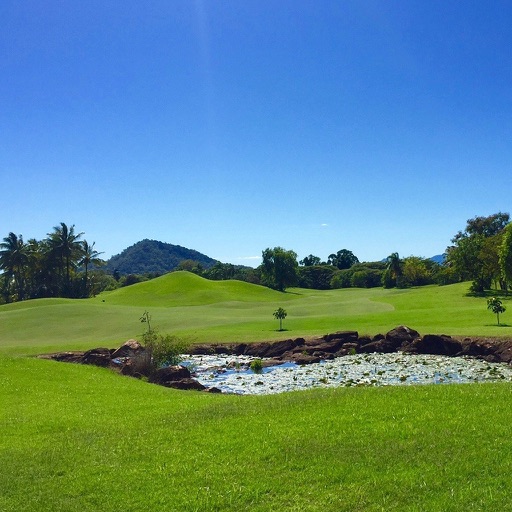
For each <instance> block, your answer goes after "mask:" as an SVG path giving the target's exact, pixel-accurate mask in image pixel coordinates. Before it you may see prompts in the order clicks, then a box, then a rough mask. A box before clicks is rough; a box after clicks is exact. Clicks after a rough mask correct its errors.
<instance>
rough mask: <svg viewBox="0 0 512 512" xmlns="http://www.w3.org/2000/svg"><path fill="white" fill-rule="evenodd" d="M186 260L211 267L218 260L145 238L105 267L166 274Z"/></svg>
mask: <svg viewBox="0 0 512 512" xmlns="http://www.w3.org/2000/svg"><path fill="white" fill-rule="evenodd" d="M184 260H193V261H197V262H198V263H200V264H201V265H202V266H203V268H210V267H213V265H215V263H217V260H214V259H213V258H210V257H209V256H206V255H205V254H202V253H200V252H198V251H195V250H193V249H187V248H186V247H182V246H181V245H173V244H168V243H165V242H159V241H157V240H149V239H147V238H145V239H144V240H141V241H140V242H137V243H136V244H134V245H131V246H130V247H127V248H126V249H125V250H124V251H123V252H121V253H120V254H116V255H115V256H112V257H111V258H110V259H109V260H108V261H107V264H106V266H105V267H104V268H105V269H106V270H107V271H108V272H114V271H116V270H117V272H119V273H120V274H122V275H123V274H124V275H125V274H147V273H150V272H151V273H153V272H154V273H158V274H165V273H166V272H170V271H171V270H175V269H176V268H177V267H178V265H179V264H180V263H181V262H182V261H184Z"/></svg>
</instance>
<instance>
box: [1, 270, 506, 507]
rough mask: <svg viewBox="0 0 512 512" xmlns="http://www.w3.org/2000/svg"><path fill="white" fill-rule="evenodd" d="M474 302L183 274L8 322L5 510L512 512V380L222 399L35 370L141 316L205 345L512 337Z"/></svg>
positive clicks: (20, 310) (112, 378)
mask: <svg viewBox="0 0 512 512" xmlns="http://www.w3.org/2000/svg"><path fill="white" fill-rule="evenodd" d="M468 288H469V285H468V283H460V284H455V285H449V286H445V287H439V286H427V287H421V288H413V289H404V290H397V289H391V290H387V289H383V288H373V289H353V288H351V289H340V290H326V291H316V290H305V289H288V290H287V291H286V292H285V293H281V292H277V291H273V290H270V289H267V288H264V287H261V286H255V285H251V284H248V283H242V282H238V281H220V282H219V281H207V280H205V279H203V278H201V277H198V276H196V275H194V274H190V273H187V272H175V273H171V274H167V275H164V276H162V277H159V278H157V279H154V280H151V281H147V282H143V283H139V284H136V285H133V286H130V287H126V288H122V289H118V290H116V291H112V292H108V293H102V294H100V295H98V296H97V297H94V298H91V299H80V300H77V299H76V300H71V299H70V300H67V299H38V300H32V301H26V302H20V303H14V304H6V305H3V306H0V378H1V385H0V431H1V432H2V435H1V437H0V510H2V511H21V510H23V511H31V512H32V511H42V510H51V511H62V512H64V511H66V512H70V511H80V512H84V511H97V510H102V511H107V512H108V511H112V512H113V511H119V510H123V511H134V512H135V511H143V510H169V511H242V510H247V511H249V510H250V511H281V510H282V511H333V512H335V511H336V512H338V511H381V510H385V511H393V510H396V511H450V510H451V511H459V510H460V511H468V510H475V511H476V510H489V511H496V510H500V511H501V510H511V505H510V496H511V492H512V491H511V489H512V476H511V475H512V471H511V469H512V436H510V425H511V424H512V412H511V408H510V400H511V399H512V383H510V382H503V383H499V384H464V385H436V386H404V387H399V386H398V387H386V388H371V387H358V388H339V389H316V390H310V391H301V392H292V393H283V394H279V395H269V396H237V395H215V394H209V393H204V392H193V391H178V390H174V389H169V388H164V387H161V386H156V385H152V384H148V383H146V382H143V381H141V380H137V379H132V378H130V377H123V376H120V375H118V374H116V373H114V372H112V371H110V370H108V369H102V368H97V367H92V366H82V365H73V364H64V363H57V362H55V361H50V360H42V359H38V358H35V357H32V356H34V355H36V354H40V353H44V352H52V351H61V350H75V349H76V350H82V349H87V348H94V347H110V348H115V347H117V346H118V345H120V344H121V343H123V342H124V341H126V340H127V339H130V338H137V337H138V336H139V335H140V334H141V332H142V331H143V328H144V325H143V324H141V322H140V317H141V316H142V314H143V313H144V311H148V312H149V313H150V314H151V319H152V324H153V325H154V327H156V328H158V330H159V331H160V332H165V333H167V332H168V333H171V334H175V335H178V336H180V337H184V338H185V339H187V340H188V341H190V342H192V343H193V342H238V341H244V342H251V341H262V340H277V339H284V338H293V337H300V336H313V335H321V334H325V333H328V332H334V331H338V330H357V331H358V332H359V333H360V334H368V335H375V334H377V333H385V332H387V331H389V330H390V329H392V328H393V327H395V326H397V325H407V326H409V327H411V328H413V329H416V330H417V331H419V332H420V333H421V334H427V333H438V334H441V333H443V334H450V335H460V336H481V337H485V336H487V337H495V338H496V337H498V338H509V339H510V338H511V337H512V322H511V321H509V320H508V315H509V314H510V312H509V311H507V312H505V313H504V314H503V315H502V316H501V317H500V319H501V325H499V326H498V325H497V322H496V317H495V315H493V314H492V313H491V312H490V311H488V310H487V307H486V299H485V298H483V297H471V296H468V295H467V291H468ZM502 299H503V304H504V305H505V306H506V307H507V309H509V310H510V303H511V301H510V299H509V298H508V297H503V298H502ZM279 307H282V308H284V309H285V310H286V312H287V317H286V319H285V320H284V322H283V329H285V330H284V331H282V332H280V331H278V327H279V323H278V321H277V320H276V319H275V318H274V317H273V312H274V311H275V310H276V309H277V308H279Z"/></svg>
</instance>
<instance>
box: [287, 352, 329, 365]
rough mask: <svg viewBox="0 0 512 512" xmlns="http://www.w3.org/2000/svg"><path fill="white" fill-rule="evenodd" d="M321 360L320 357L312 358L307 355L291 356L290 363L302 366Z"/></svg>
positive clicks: (312, 356)
mask: <svg viewBox="0 0 512 512" xmlns="http://www.w3.org/2000/svg"><path fill="white" fill-rule="evenodd" d="M321 360H322V358H321V357H320V356H314V355H309V354H302V353H300V354H292V355H291V358H290V361H292V362H294V363H296V364H299V365H302V364H310V363H319V362H320V361H321Z"/></svg>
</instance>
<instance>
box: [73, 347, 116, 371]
mask: <svg viewBox="0 0 512 512" xmlns="http://www.w3.org/2000/svg"><path fill="white" fill-rule="evenodd" d="M80 362H81V363H82V364H93V365H95V366H103V367H107V366H110V362H111V356H110V350H109V349H108V348H93V349H92V350H88V351H87V352H85V353H84V355H83V356H82V359H81V361H80Z"/></svg>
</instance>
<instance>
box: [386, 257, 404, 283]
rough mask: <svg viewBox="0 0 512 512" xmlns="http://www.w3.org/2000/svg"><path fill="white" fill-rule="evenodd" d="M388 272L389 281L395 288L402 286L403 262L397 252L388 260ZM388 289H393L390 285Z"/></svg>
mask: <svg viewBox="0 0 512 512" xmlns="http://www.w3.org/2000/svg"><path fill="white" fill-rule="evenodd" d="M386 263H387V267H386V271H387V273H388V275H389V279H391V282H392V283H393V284H394V285H395V286H401V282H400V280H401V277H402V260H401V259H400V255H399V254H398V253H397V252H393V253H391V254H390V255H389V256H388V257H387V258H386ZM386 288H391V286H390V285H387V286H386Z"/></svg>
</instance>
